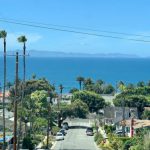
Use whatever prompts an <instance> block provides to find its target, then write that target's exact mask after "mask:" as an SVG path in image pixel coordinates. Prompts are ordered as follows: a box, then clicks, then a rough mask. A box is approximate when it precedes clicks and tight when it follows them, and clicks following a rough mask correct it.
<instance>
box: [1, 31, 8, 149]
mask: <svg viewBox="0 0 150 150" xmlns="http://www.w3.org/2000/svg"><path fill="white" fill-rule="evenodd" d="M6 37H7V32H6V31H5V30H2V31H0V38H2V39H3V45H4V87H3V139H4V140H3V150H5V141H6V139H5V89H6Z"/></svg>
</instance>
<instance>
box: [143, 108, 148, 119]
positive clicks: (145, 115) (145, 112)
mask: <svg viewBox="0 0 150 150" xmlns="http://www.w3.org/2000/svg"><path fill="white" fill-rule="evenodd" d="M142 119H147V120H150V111H149V110H144V112H143V114H142Z"/></svg>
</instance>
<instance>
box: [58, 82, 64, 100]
mask: <svg viewBox="0 0 150 150" xmlns="http://www.w3.org/2000/svg"><path fill="white" fill-rule="evenodd" d="M59 89H60V96H61V100H62V92H63V89H64V87H63V85H62V84H60V85H59Z"/></svg>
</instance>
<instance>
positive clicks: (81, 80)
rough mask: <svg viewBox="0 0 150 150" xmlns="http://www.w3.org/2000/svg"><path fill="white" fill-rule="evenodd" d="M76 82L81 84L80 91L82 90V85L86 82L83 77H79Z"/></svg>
mask: <svg viewBox="0 0 150 150" xmlns="http://www.w3.org/2000/svg"><path fill="white" fill-rule="evenodd" d="M76 80H77V81H78V82H79V88H80V90H81V87H82V83H83V81H84V78H83V77H81V76H79V77H77V79H76Z"/></svg>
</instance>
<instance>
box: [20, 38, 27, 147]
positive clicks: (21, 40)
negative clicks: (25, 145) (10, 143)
mask: <svg viewBox="0 0 150 150" xmlns="http://www.w3.org/2000/svg"><path fill="white" fill-rule="evenodd" d="M18 42H19V43H23V84H22V100H23V99H24V89H25V80H26V42H27V38H26V37H25V36H24V35H23V36H20V37H18ZM22 100H21V109H22V107H23V106H22V103H23V102H22ZM21 119H22V114H21V117H20V125H19V136H18V141H20V137H21V136H22V135H21V133H22V132H21V130H22V121H21ZM18 143H19V142H18ZM18 148H19V145H18Z"/></svg>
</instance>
